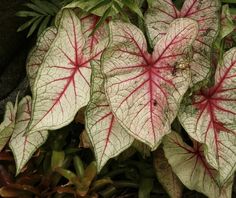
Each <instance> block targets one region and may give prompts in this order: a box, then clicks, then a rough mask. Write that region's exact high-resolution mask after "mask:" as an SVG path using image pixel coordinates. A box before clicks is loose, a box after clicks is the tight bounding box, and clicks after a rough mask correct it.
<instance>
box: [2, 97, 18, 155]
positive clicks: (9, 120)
mask: <svg viewBox="0 0 236 198" xmlns="http://www.w3.org/2000/svg"><path fill="white" fill-rule="evenodd" d="M17 103H18V99H16V102H15V105H14V106H13V104H12V102H7V104H6V109H5V115H4V119H3V121H2V123H1V124H0V151H1V150H2V149H3V148H4V146H5V145H6V143H7V142H8V140H9V139H10V137H11V135H12V132H13V130H14V127H15V119H16V111H17Z"/></svg>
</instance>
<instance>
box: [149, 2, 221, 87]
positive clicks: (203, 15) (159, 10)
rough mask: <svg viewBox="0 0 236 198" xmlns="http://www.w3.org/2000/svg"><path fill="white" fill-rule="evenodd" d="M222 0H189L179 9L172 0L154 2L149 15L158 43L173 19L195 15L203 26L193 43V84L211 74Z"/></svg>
mask: <svg viewBox="0 0 236 198" xmlns="http://www.w3.org/2000/svg"><path fill="white" fill-rule="evenodd" d="M218 10H219V1H218V0H186V1H185V2H184V5H183V7H182V9H181V11H179V10H178V9H177V8H176V7H175V5H174V4H173V2H172V0H158V1H152V2H151V3H150V5H149V9H148V11H147V14H146V17H145V19H146V24H147V27H148V30H149V34H150V37H151V39H152V40H153V42H154V43H156V42H157V41H158V40H159V39H160V38H161V37H162V36H163V35H165V34H166V33H167V29H168V27H169V25H170V23H171V22H172V21H174V20H175V19H177V18H191V19H193V20H196V21H197V23H198V25H199V33H198V36H197V38H196V40H195V42H194V44H193V58H192V60H191V63H190V68H191V73H192V80H193V83H197V82H199V81H202V80H203V79H205V78H206V77H207V75H208V74H209V71H210V68H211V65H210V55H211V46H212V43H213V41H214V39H215V37H216V35H217V32H218V26H219V14H218Z"/></svg>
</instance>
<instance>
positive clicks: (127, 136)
mask: <svg viewBox="0 0 236 198" xmlns="http://www.w3.org/2000/svg"><path fill="white" fill-rule="evenodd" d="M99 2H100V4H99V3H97V4H96V5H95V6H94V7H93V8H91V9H87V10H90V11H91V12H93V13H94V12H95V11H97V12H95V14H98V15H100V16H102V17H99V16H97V15H93V14H88V13H85V12H83V11H82V10H81V9H78V8H81V6H80V5H81V4H80V3H81V2H79V1H78V2H73V3H71V4H69V5H67V6H65V7H64V8H63V9H62V10H61V11H60V12H59V13H58V15H57V17H56V19H55V24H56V27H50V28H48V29H46V30H45V31H44V32H43V33H42V34H41V35H40V37H39V38H38V42H37V43H36V46H35V47H34V49H33V50H32V51H31V53H30V55H29V58H28V62H27V73H28V77H29V82H30V87H31V90H32V99H31V97H29V96H26V97H25V98H23V99H22V100H21V102H20V103H19V104H18V103H17V101H16V104H15V106H14V107H13V105H12V104H11V103H8V104H7V111H6V115H5V119H4V122H3V123H2V124H1V133H0V135H1V148H2V147H3V146H4V145H5V144H6V143H7V141H8V140H9V139H10V142H9V145H10V147H11V149H12V150H13V153H14V156H15V159H16V164H17V173H19V172H20V171H21V169H22V167H23V166H24V165H25V164H26V162H27V161H28V159H29V158H30V157H31V155H32V153H33V152H34V151H35V150H36V149H37V148H38V147H39V146H40V145H41V144H42V143H43V142H44V141H45V140H46V138H47V134H48V132H47V131H48V130H56V129H59V128H61V127H63V126H66V125H68V124H69V123H70V122H72V120H73V119H74V117H75V116H76V114H77V112H78V111H79V110H80V109H81V108H82V107H85V106H86V110H85V125H86V130H87V133H88V135H89V138H90V141H91V143H92V146H93V148H94V153H95V156H96V160H97V169H98V171H100V170H101V169H102V167H103V166H104V165H105V164H106V162H107V161H108V160H109V159H110V158H113V157H116V156H118V155H119V154H120V153H121V152H123V151H124V150H126V149H127V148H129V147H130V146H131V145H133V143H134V142H137V141H139V142H142V143H144V144H146V145H148V146H149V148H150V149H151V150H152V151H154V150H156V149H157V147H158V146H159V147H160V144H161V143H162V144H163V149H164V154H165V156H164V155H157V156H161V159H159V160H158V159H157V162H158V163H159V162H160V161H161V162H165V161H166V159H165V158H167V160H168V163H169V164H170V165H169V164H168V163H166V166H171V168H172V169H171V168H168V169H165V171H166V174H167V175H169V174H171V175H173V174H176V175H177V177H178V178H179V179H180V181H181V182H182V183H183V184H184V185H185V186H187V187H188V188H189V189H194V190H197V191H199V192H201V193H203V194H205V195H207V196H209V197H230V196H231V188H232V183H233V177H234V172H235V168H236V134H235V133H236V129H235V128H236V92H235V90H236V87H235V85H236V48H232V49H229V50H228V51H227V52H226V53H225V54H224V56H223V58H222V59H221V56H220V55H221V54H222V51H224V47H222V46H223V45H222V43H223V42H224V38H225V37H226V36H227V35H228V34H230V33H232V32H233V31H234V28H232V26H233V24H232V20H231V19H230V17H231V15H230V13H229V10H228V8H227V7H225V8H224V9H223V13H222V16H224V17H222V19H221V20H219V18H220V14H219V11H220V4H219V2H218V1H217V0H188V1H187V0H186V1H185V2H184V4H183V6H182V8H181V10H179V9H177V8H176V7H175V5H174V3H173V2H172V1H171V0H158V1H157V0H156V1H155V0H148V9H147V11H146V12H145V15H144V24H145V25H143V24H141V25H140V27H144V26H146V28H142V30H143V31H141V29H139V28H138V27H137V26H135V25H134V24H132V23H127V22H123V21H121V20H117V19H115V18H117V17H116V16H117V15H115V14H111V13H110V12H111V9H114V8H117V7H115V6H114V5H113V2H116V3H117V4H118V5H119V6H121V7H122V6H123V4H122V2H123V3H124V1H121V2H119V1H103V3H104V4H102V1H99ZM127 2H133V1H127ZM119 3H120V4H119ZM103 5H105V8H106V9H105V11H104V9H103V7H102V6H103ZM129 5H132V4H129ZM135 5H136V4H135ZM116 6H117V5H116ZM131 7H132V6H131ZM98 9H100V10H98ZM108 9H109V10H108ZM107 10H108V11H109V12H108V11H107ZM134 10H136V13H137V14H138V16H139V19H140V20H139V21H142V15H141V14H140V12H139V11H140V10H139V7H138V6H136V9H134ZM137 10H138V11H137ZM114 12H115V13H118V15H119V14H120V13H119V9H116V10H115V11H114ZM99 13H103V14H99ZM109 16H110V17H109ZM98 24H99V25H98ZM229 27H230V28H229ZM94 29H95V30H96V31H94ZM218 32H220V34H218ZM217 35H218V37H217ZM216 38H217V39H216ZM213 46H218V48H214V47H213ZM215 49H217V50H215ZM212 54H214V57H212ZM218 57H220V58H218ZM217 61H218V65H217V64H216V62H217ZM31 100H32V104H31ZM174 120H175V121H174ZM173 122H174V124H173ZM172 124H173V125H172ZM180 124H181V125H182V127H183V128H181V125H180ZM176 126H177V127H176ZM173 129H175V130H176V131H177V133H176V132H174V131H172V130H173ZM183 131H186V132H187V133H188V135H189V137H190V139H188V140H186V138H184V136H183ZM181 135H182V137H181ZM164 136H165V137H164ZM3 137H4V139H3ZM184 141H186V142H187V143H186V142H184ZM157 158H158V157H157ZM157 166H158V165H157ZM172 170H173V172H174V173H173V172H172ZM157 175H159V174H158V173H157ZM159 178H160V182H163V186H166V189H167V191H168V192H170V193H169V194H170V196H171V197H174V196H175V194H173V193H172V194H171V191H172V190H171V189H168V188H169V187H168V186H170V185H168V184H166V181H162V179H161V178H163V177H159ZM168 178H170V180H171V178H172V179H173V177H168ZM176 181H177V182H179V180H176ZM167 183H168V181H167ZM173 183H174V182H173ZM172 185H175V184H172ZM176 186H179V185H176Z"/></svg>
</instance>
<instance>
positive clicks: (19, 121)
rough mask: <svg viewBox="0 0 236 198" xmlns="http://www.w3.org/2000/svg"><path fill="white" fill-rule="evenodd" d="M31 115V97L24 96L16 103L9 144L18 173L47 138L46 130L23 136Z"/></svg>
mask: <svg viewBox="0 0 236 198" xmlns="http://www.w3.org/2000/svg"><path fill="white" fill-rule="evenodd" d="M30 115H31V97H29V96H26V97H24V98H23V99H22V100H21V101H20V102H19V105H18V110H17V114H16V122H15V127H14V131H13V133H12V136H11V139H10V142H9V146H10V148H11V150H12V152H13V155H14V158H15V161H16V174H18V173H19V172H20V171H21V169H22V168H23V167H24V165H25V164H26V163H27V161H28V160H29V159H30V158H31V156H32V155H33V153H34V152H35V151H36V150H37V149H38V148H39V147H40V146H41V145H42V144H43V143H44V141H45V140H46V139H47V135H48V133H47V131H41V132H35V133H33V134H29V135H27V136H24V133H25V131H26V128H27V125H28V123H29V121H30Z"/></svg>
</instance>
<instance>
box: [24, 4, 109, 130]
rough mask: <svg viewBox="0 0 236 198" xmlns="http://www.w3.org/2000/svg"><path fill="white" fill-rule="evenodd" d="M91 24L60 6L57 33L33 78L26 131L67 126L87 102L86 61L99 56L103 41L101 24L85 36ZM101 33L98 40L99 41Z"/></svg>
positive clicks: (88, 95) (104, 39)
mask: <svg viewBox="0 0 236 198" xmlns="http://www.w3.org/2000/svg"><path fill="white" fill-rule="evenodd" d="M87 19H88V17H87ZM86 24H89V26H87V25H86ZM94 24H95V22H94V23H93V24H91V23H84V24H82V25H81V22H80V20H79V18H78V17H77V16H76V15H75V13H74V12H73V11H71V10H67V9H64V11H63V15H62V18H61V22H60V25H59V27H58V33H57V36H56V38H55V40H54V42H53V44H52V45H51V47H50V49H49V51H48V53H47V55H46V57H45V58H44V61H43V63H42V65H41V67H40V69H39V71H38V75H37V78H36V81H35V85H34V89H33V109H32V119H31V122H30V125H29V133H33V132H35V131H39V130H44V129H50V130H52V129H58V128H61V127H63V126H65V125H67V124H68V123H70V122H71V121H72V120H73V119H74V116H75V114H76V113H77V111H78V110H79V109H80V108H81V107H83V106H85V105H86V104H87V103H88V101H89V97H90V75H91V68H90V62H91V61H92V60H95V59H99V58H100V55H101V53H102V51H103V49H104V47H105V46H106V43H107V31H106V28H105V26H104V25H103V26H102V27H100V29H102V30H100V31H98V32H99V34H98V33H97V34H96V33H95V34H94V35H93V36H92V37H91V38H87V37H86V34H85V33H89V32H91V31H92V29H93V26H92V25H94ZM101 32H102V33H101ZM101 35H102V36H103V37H102V38H103V40H102V41H100V40H99V39H100V38H101Z"/></svg>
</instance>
